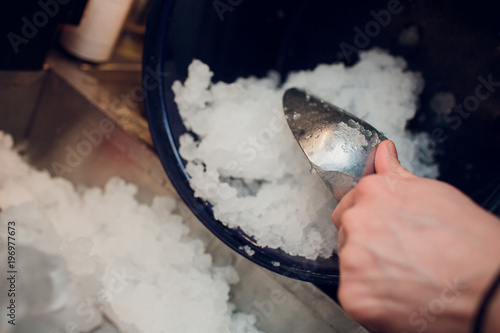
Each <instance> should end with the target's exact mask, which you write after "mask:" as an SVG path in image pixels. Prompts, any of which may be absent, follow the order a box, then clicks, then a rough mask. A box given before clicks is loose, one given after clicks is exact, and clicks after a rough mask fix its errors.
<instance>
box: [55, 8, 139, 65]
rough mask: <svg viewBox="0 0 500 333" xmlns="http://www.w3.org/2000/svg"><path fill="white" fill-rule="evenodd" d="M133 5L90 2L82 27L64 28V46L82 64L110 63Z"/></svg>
mask: <svg viewBox="0 0 500 333" xmlns="http://www.w3.org/2000/svg"><path fill="white" fill-rule="evenodd" d="M133 2H134V0H89V2H88V4H87V7H86V9H85V12H84V13H83V17H82V20H81V22H80V25H78V26H76V27H75V26H70V25H66V26H65V27H64V30H63V33H62V35H61V44H62V46H63V47H64V48H65V49H66V50H67V51H68V52H69V53H71V54H73V55H74V56H76V57H78V58H80V59H82V60H86V61H91V62H97V63H98V62H105V61H107V60H109V58H110V57H111V54H112V53H113V49H114V47H115V44H116V41H117V40H118V37H119V36H120V32H121V30H122V27H123V24H124V22H125V19H126V18H127V14H128V12H129V10H130V7H131V6H132V3H133Z"/></svg>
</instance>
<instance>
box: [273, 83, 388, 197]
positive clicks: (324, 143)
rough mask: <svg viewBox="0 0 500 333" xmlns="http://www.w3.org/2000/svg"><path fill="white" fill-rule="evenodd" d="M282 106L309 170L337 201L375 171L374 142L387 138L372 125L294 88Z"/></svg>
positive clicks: (375, 145) (375, 143) (375, 148)
mask: <svg viewBox="0 0 500 333" xmlns="http://www.w3.org/2000/svg"><path fill="white" fill-rule="evenodd" d="M283 109H284V112H285V117H286V120H287V122H288V125H289V126H290V129H291V130H292V133H293V135H294V136H295V139H296V140H297V142H298V143H299V145H300V147H301V148H302V150H303V151H304V153H305V154H306V156H307V158H308V159H309V161H310V162H311V165H312V168H313V169H312V171H313V172H316V173H317V174H318V175H319V176H320V177H321V179H322V180H323V182H324V183H325V184H326V186H328V188H329V189H330V191H331V192H332V194H333V196H334V197H335V199H337V201H340V199H342V198H343V197H344V195H346V194H347V192H349V191H350V190H351V189H352V188H354V186H356V184H357V183H358V182H359V180H360V179H361V177H363V176H365V175H368V174H372V173H374V172H375V165H374V163H375V152H376V150H377V146H378V144H379V143H380V142H382V141H383V140H387V138H386V137H385V136H384V135H383V134H382V133H381V132H379V131H378V130H377V129H375V128H374V127H373V126H371V125H370V124H368V123H366V122H365V121H363V120H361V119H359V118H358V117H356V116H354V115H352V114H350V113H348V112H346V111H344V110H342V109H340V108H338V107H336V106H334V105H332V104H329V103H327V102H325V101H323V100H321V99H319V98H317V97H314V96H312V95H309V94H307V93H306V92H304V91H301V90H299V89H296V88H291V89H288V90H287V91H286V92H285V95H284V97H283Z"/></svg>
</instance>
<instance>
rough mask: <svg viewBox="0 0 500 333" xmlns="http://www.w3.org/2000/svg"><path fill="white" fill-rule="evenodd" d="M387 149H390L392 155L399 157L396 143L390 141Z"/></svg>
mask: <svg viewBox="0 0 500 333" xmlns="http://www.w3.org/2000/svg"><path fill="white" fill-rule="evenodd" d="M387 149H388V150H389V154H391V156H392V157H395V158H398V151H397V150H396V146H395V145H394V142H392V141H389V144H388V145H387Z"/></svg>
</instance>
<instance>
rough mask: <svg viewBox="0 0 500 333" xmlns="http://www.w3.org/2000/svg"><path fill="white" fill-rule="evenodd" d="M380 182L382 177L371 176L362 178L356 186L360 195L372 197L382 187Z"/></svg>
mask: <svg viewBox="0 0 500 333" xmlns="http://www.w3.org/2000/svg"><path fill="white" fill-rule="evenodd" d="M380 180H381V176H380V175H369V176H366V177H363V178H361V180H360V181H359V183H358V185H357V186H356V190H357V192H358V195H371V194H373V193H374V192H377V191H378V190H379V189H380V187H381V185H382V184H381V181H380Z"/></svg>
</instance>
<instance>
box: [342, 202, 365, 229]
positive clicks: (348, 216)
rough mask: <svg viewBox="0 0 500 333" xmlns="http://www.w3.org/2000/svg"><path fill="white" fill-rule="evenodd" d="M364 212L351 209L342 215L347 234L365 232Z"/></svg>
mask: <svg viewBox="0 0 500 333" xmlns="http://www.w3.org/2000/svg"><path fill="white" fill-rule="evenodd" d="M363 215H364V213H363V211H362V210H359V209H356V208H351V209H348V210H346V211H345V212H344V214H342V225H343V226H344V228H345V232H346V234H351V233H357V232H358V231H362V230H363V220H364V217H363Z"/></svg>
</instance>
